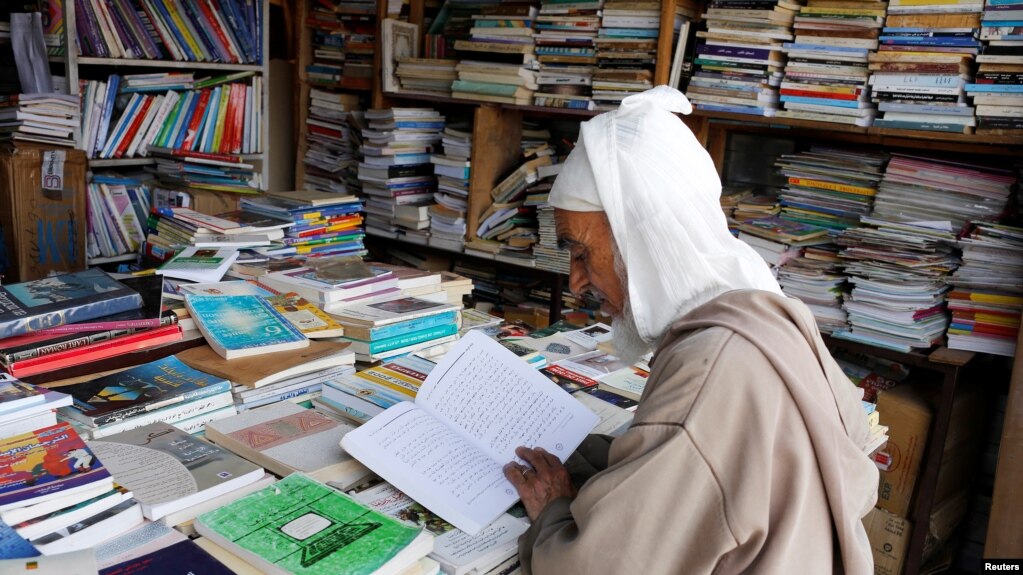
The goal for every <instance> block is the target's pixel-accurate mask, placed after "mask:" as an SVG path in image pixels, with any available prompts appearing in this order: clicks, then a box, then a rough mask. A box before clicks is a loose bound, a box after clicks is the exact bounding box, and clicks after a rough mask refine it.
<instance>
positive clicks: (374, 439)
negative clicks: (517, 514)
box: [341, 401, 518, 535]
mask: <svg viewBox="0 0 1023 575" xmlns="http://www.w3.org/2000/svg"><path fill="white" fill-rule="evenodd" d="M341 445H342V447H344V448H345V449H346V450H347V451H348V453H350V454H352V455H353V456H354V457H356V458H357V459H358V460H359V461H361V462H362V463H364V464H365V465H366V466H367V467H369V468H370V469H372V470H373V471H375V472H376V473H378V474H379V475H381V476H383V477H384V478H385V479H387V480H388V481H390V482H391V483H392V484H393V485H394V486H395V487H397V488H398V489H400V490H401V491H403V492H405V493H406V494H408V496H409V497H411V498H413V499H414V500H416V501H418V502H420V503H422V504H423V505H424V506H425V507H426V508H427V509H430V510H431V511H433V512H435V513H437V514H438V515H440V516H441V517H443V518H444V519H445V520H447V521H448V522H450V523H451V524H453V525H454V526H456V527H458V528H459V529H461V530H463V531H465V532H467V533H469V534H470V535H475V534H476V533H478V532H479V531H480V530H482V529H483V527H485V526H486V525H487V524H488V523H490V522H491V521H493V520H494V519H496V518H497V517H498V516H500V515H501V514H502V513H504V511H505V510H507V509H508V508H509V507H511V506H512V504H514V503H515V502H516V501H517V500H518V494H517V493H516V492H515V489H514V488H513V487H512V486H511V484H510V483H508V481H507V480H506V479H505V478H504V473H503V471H502V466H503V464H504V463H506V462H505V461H501V462H497V461H494V460H493V459H492V458H491V457H489V456H488V455H487V454H486V453H484V452H483V451H482V450H480V449H478V448H477V447H475V446H474V445H472V443H470V442H469V441H468V440H467V439H466V438H464V437H462V436H461V435H459V434H458V432H457V431H456V430H453V429H452V428H450V427H448V426H447V425H445V424H444V423H443V422H441V421H439V420H438V419H437V418H435V417H434V416H433V415H431V414H430V413H429V412H427V411H426V410H424V409H421V408H420V407H418V406H416V405H415V404H413V403H411V402H407V401H406V402H402V403H399V404H398V405H395V406H392V407H390V408H388V409H387V410H386V411H384V412H383V413H381V414H380V415H378V416H376V417H374V418H373V419H371V420H370V421H369V422H367V423H366V424H365V425H363V426H362V427H359V428H357V429H355V430H354V431H351V432H349V433H348V434H347V435H345V436H344V438H343V439H342V440H341Z"/></svg>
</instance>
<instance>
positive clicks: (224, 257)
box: [156, 247, 238, 283]
mask: <svg viewBox="0 0 1023 575" xmlns="http://www.w3.org/2000/svg"><path fill="white" fill-rule="evenodd" d="M236 259H238V250H236V249H234V248H198V247H188V248H185V249H184V250H182V251H181V253H179V254H178V255H176V256H174V258H173V259H171V260H170V261H168V262H167V263H165V264H163V266H161V267H160V269H158V270H156V273H158V274H161V275H164V276H166V277H170V278H177V279H183V280H188V281H193V282H198V283H212V282H218V281H220V280H221V279H222V278H223V277H224V274H225V273H227V270H228V269H229V268H230V267H231V264H233V263H234V261H235V260H236Z"/></svg>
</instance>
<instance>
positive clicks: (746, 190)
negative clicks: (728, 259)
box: [720, 185, 753, 237]
mask: <svg viewBox="0 0 1023 575" xmlns="http://www.w3.org/2000/svg"><path fill="white" fill-rule="evenodd" d="M751 197H753V188H750V187H748V186H729V185H725V186H722V187H721V200H720V204H721V211H722V212H723V213H724V214H725V221H726V222H728V231H729V232H731V233H732V235H733V236H735V237H739V220H737V219H736V217H735V210H736V209H737V208H738V207H739V202H741V201H743V200H746V199H748V198H751Z"/></svg>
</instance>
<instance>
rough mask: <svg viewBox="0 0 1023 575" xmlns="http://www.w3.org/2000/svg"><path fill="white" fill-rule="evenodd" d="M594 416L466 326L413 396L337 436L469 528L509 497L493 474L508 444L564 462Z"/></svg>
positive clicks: (508, 455)
mask: <svg viewBox="0 0 1023 575" xmlns="http://www.w3.org/2000/svg"><path fill="white" fill-rule="evenodd" d="M598 421H599V420H598V418H597V416H596V415H594V414H593V412H591V411H590V410H589V409H587V408H586V407H585V406H583V405H581V404H580V403H579V402H577V401H575V400H574V399H572V397H571V396H570V395H569V394H568V393H567V392H565V391H564V390H562V389H561V388H559V387H558V386H557V385H556V384H554V383H553V382H552V381H550V380H549V379H547V378H546V377H544V376H543V375H542V374H540V373H539V372H537V371H536V370H535V369H533V368H532V367H530V366H529V365H527V364H526V363H525V362H523V361H522V360H520V359H519V358H518V356H516V355H515V354H513V353H512V352H510V351H508V350H507V349H505V348H504V347H502V346H501V345H500V344H499V343H497V342H496V341H494V340H492V339H490V338H489V337H487V336H486V335H484V334H483V333H481V332H479V331H471V332H469V333H468V334H466V336H465V338H463V339H462V340H461V341H460V342H459V343H458V344H457V345H455V346H454V348H452V349H451V350H450V351H449V352H448V353H447V354H446V355H445V356H444V358H443V359H442V360H441V362H440V363H439V364H438V365H437V367H435V368H434V369H433V370H432V371H431V372H430V375H429V376H428V377H427V379H426V381H425V382H424V383H423V385H422V386H421V387H420V388H419V393H418V394H417V395H416V400H415V402H414V403H413V402H409V401H405V402H402V403H399V404H397V405H394V406H392V407H390V408H388V409H387V410H385V411H384V412H383V413H381V414H380V415H378V416H376V417H374V418H373V419H371V420H370V421H369V422H368V423H366V424H364V425H363V426H362V427H359V428H358V429H356V430H355V431H352V432H350V433H349V434H347V435H345V437H344V439H343V440H342V441H341V444H342V446H343V447H344V448H345V449H346V450H348V452H349V453H351V454H352V455H353V456H355V457H356V458H357V459H358V460H359V461H361V462H363V463H364V464H365V465H366V466H367V467H369V468H370V469H372V470H373V471H374V472H376V473H377V474H379V475H380V476H381V477H383V478H384V479H387V480H388V481H390V482H391V483H392V484H393V485H394V486H395V487H397V488H398V489H400V490H401V491H403V492H404V493H406V494H408V495H409V496H410V497H412V498H413V499H414V500H416V501H418V502H420V503H422V504H423V506H425V507H426V508H427V509H430V510H431V511H433V512H434V513H436V514H437V515H439V516H441V517H443V518H444V519H445V520H447V521H448V522H450V523H451V524H453V525H454V526H455V527H458V528H459V529H461V530H463V531H465V532H466V533H468V534H469V535H477V534H479V533H480V532H482V531H483V529H484V528H485V527H487V526H488V525H490V524H491V523H493V522H494V521H495V520H497V519H498V518H499V517H501V515H503V514H504V512H505V511H507V510H508V508H510V507H511V506H512V505H513V504H514V503H515V502H516V501H518V499H519V497H518V493H517V492H516V490H515V488H514V487H513V486H512V485H511V483H509V482H508V480H507V479H506V478H505V477H504V472H503V467H504V465H506V464H507V463H508V462H510V461H514V460H517V457H516V455H515V449H516V448H517V447H519V446H522V445H526V446H528V447H542V448H544V449H546V450H547V451H548V452H550V453H551V454H553V455H555V456H557V457H558V458H559V459H561V460H562V461H564V460H565V459H567V458H568V456H569V455H570V454H571V453H572V452H573V451H574V450H575V448H576V447H578V446H579V444H580V443H581V442H582V440H583V439H584V438H585V437H586V435H587V434H588V433H589V432H590V430H592V429H593V427H594V426H595V425H596V424H597V422H598ZM412 455H414V456H412Z"/></svg>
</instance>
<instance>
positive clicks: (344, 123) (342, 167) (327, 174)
mask: <svg viewBox="0 0 1023 575" xmlns="http://www.w3.org/2000/svg"><path fill="white" fill-rule="evenodd" d="M351 103H352V98H351V97H350V96H346V95H344V94H335V93H333V92H328V91H326V90H319V89H316V88H311V89H310V90H309V115H308V116H307V118H306V130H305V133H306V145H307V148H306V151H305V157H303V158H302V163H303V164H304V165H305V177H304V179H303V186H304V187H305V189H307V190H316V191H321V192H335V193H338V194H347V193H348V185H347V184H348V178H349V174H350V172H351V171H352V167H353V166H354V164H355V163H356V162H355V155H354V153H353V150H352V138H351V134H349V128H348V108H347V107H346V104H347V105H351Z"/></svg>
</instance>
